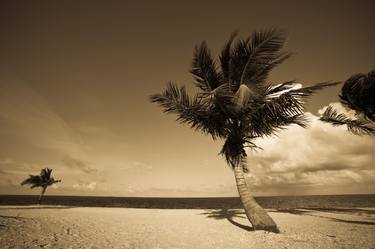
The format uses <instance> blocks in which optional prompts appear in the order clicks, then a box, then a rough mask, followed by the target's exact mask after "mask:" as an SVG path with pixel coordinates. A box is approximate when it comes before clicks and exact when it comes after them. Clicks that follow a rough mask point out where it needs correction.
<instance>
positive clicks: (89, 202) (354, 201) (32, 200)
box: [0, 194, 375, 209]
mask: <svg viewBox="0 0 375 249" xmlns="http://www.w3.org/2000/svg"><path fill="white" fill-rule="evenodd" d="M255 199H256V200H257V202H258V203H259V204H260V205H261V206H262V207H264V208H270V209H294V208H329V209H334V208H354V207H375V194H372V195H309V196H267V197H256V198H255ZM37 200H38V196H36V195H35V196H34V195H0V205H32V204H36V203H37ZM43 204H45V205H67V206H78V207H125V208H160V209H168V208H170V209H231V208H241V202H240V199H239V198H238V197H209V198H156V197H101V196H48V195H47V196H45V197H44V199H43Z"/></svg>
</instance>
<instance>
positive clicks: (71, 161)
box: [62, 156, 97, 174]
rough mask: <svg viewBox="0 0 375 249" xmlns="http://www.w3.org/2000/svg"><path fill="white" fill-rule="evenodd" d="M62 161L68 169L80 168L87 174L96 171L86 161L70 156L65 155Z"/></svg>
mask: <svg viewBox="0 0 375 249" xmlns="http://www.w3.org/2000/svg"><path fill="white" fill-rule="evenodd" d="M62 161H63V163H64V165H65V166H67V167H68V168H70V169H76V170H80V171H83V172H85V173H88V174H90V173H95V172H96V171H97V170H96V169H95V168H92V167H90V164H89V163H88V162H86V161H83V160H80V159H77V158H74V157H71V156H65V157H64V158H63V160H62Z"/></svg>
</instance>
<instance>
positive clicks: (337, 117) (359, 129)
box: [320, 106, 375, 136]
mask: <svg viewBox="0 0 375 249" xmlns="http://www.w3.org/2000/svg"><path fill="white" fill-rule="evenodd" d="M320 120H322V121H324V122H327V123H330V124H332V125H334V126H341V125H346V126H347V129H348V131H349V132H351V133H353V134H355V135H372V136H374V135H375V125H374V123H372V122H370V121H367V120H365V119H351V118H349V117H347V116H346V115H345V114H343V113H338V112H337V110H335V109H334V108H333V107H332V106H328V107H327V109H326V110H325V111H324V113H323V115H322V116H321V117H320Z"/></svg>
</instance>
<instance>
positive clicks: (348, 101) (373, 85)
mask: <svg viewBox="0 0 375 249" xmlns="http://www.w3.org/2000/svg"><path fill="white" fill-rule="evenodd" d="M339 97H340V101H341V103H342V104H343V105H345V106H347V107H348V108H350V109H352V110H354V111H356V112H357V113H361V114H364V115H365V117H366V118H368V119H370V120H371V121H373V122H375V70H373V71H370V72H369V73H368V74H367V75H366V74H362V73H361V74H355V75H353V76H351V77H350V78H349V79H348V80H346V81H345V83H344V85H343V87H342V89H341V93H340V95H339Z"/></svg>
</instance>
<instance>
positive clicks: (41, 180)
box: [21, 168, 61, 204]
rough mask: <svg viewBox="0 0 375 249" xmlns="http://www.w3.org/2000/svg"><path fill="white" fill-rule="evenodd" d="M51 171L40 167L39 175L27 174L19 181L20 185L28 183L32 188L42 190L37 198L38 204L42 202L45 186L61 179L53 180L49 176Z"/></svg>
mask: <svg viewBox="0 0 375 249" xmlns="http://www.w3.org/2000/svg"><path fill="white" fill-rule="evenodd" d="M51 173H52V169H49V168H45V169H42V171H41V172H40V175H29V177H28V178H26V179H25V180H24V181H23V182H21V185H26V184H27V185H30V188H32V189H33V188H42V192H41V193H40V195H39V200H38V203H39V204H40V203H41V202H42V198H43V196H44V193H45V192H46V189H47V187H48V186H51V185H53V184H55V183H58V182H61V180H55V179H54V178H53V177H51Z"/></svg>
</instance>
